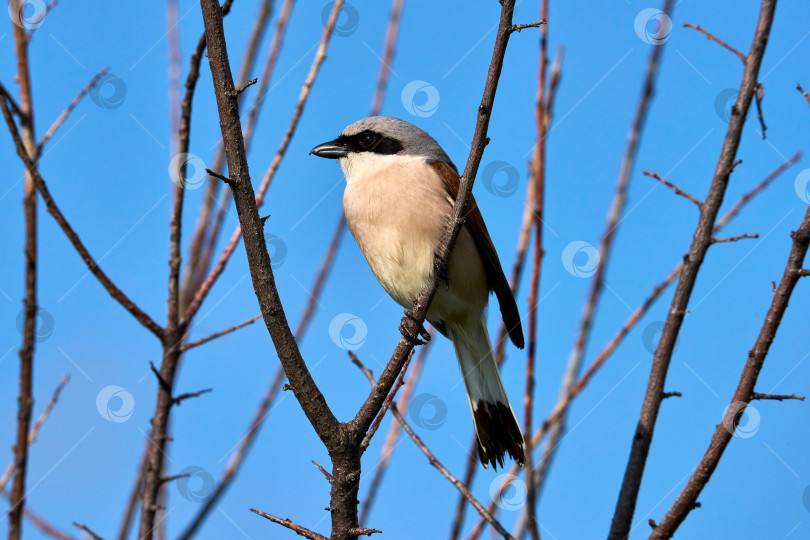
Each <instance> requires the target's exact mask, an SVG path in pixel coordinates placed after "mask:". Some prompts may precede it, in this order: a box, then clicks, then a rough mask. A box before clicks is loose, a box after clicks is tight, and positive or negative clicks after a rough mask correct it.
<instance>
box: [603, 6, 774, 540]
mask: <svg viewBox="0 0 810 540" xmlns="http://www.w3.org/2000/svg"><path fill="white" fill-rule="evenodd" d="M775 7H776V1H775V0H763V1H762V7H761V10H760V13H759V20H758V22H757V28H756V32H755V34H754V37H753V41H752V44H751V50H750V51H749V53H748V55H747V56H746V61H745V70H744V72H743V77H742V82H741V83H740V90H739V93H738V94H737V102H736V103H735V105H734V106H733V107H732V109H731V118H730V119H729V124H728V130H727V132H726V136H725V139H724V140H723V148H722V150H721V153H720V157H719V159H718V162H717V167H716V168H715V172H714V178H713V179H712V183H711V185H710V187H709V193H708V195H707V196H706V198H705V200H704V203H703V207H702V208H701V212H700V219H699V221H698V225H697V228H696V230H695V234H694V236H693V238H692V245H691V246H690V248H689V253H688V254H687V255H686V256H685V257H684V266H683V270H682V271H681V274H680V278H679V280H678V285H677V287H676V289H675V294H674V296H673V298H672V303H671V305H670V308H669V310H668V312H667V318H666V322H665V323H664V329H663V331H662V332H661V338H660V340H659V342H658V346H657V347H656V350H655V354H654V355H653V364H652V369H651V371H650V378H649V381H648V384H647V391H646V393H645V396H644V401H643V404H642V409H641V414H640V416H639V421H638V425H637V427H636V432H635V434H634V435H633V440H632V447H631V450H630V458H629V460H628V463H627V468H626V469H625V475H624V480H623V481H622V488H621V491H620V493H619V499H618V502H617V503H616V511H615V513H614V516H613V522H612V524H611V528H610V534H609V538H610V539H612V540H618V539H623V538H626V537H627V535H628V534H629V532H630V527H631V524H632V521H633V513H634V512H635V507H636V499H637V497H638V491H639V488H640V486H641V478H642V476H643V474H644V466H645V465H646V461H647V455H648V454H649V450H650V444H651V443H652V436H653V431H654V430H655V422H656V420H657V417H658V411H659V408H660V406H661V396H662V394H663V387H664V383H665V381H666V375H667V371H668V369H669V361H670V358H671V357H672V351H673V348H674V346H675V341H676V339H677V337H678V333H679V331H680V327H681V324H682V323H683V319H684V316H685V314H686V307H687V304H688V302H689V298H690V297H691V294H692V290H693V288H694V285H695V281H696V280H697V275H698V272H699V270H700V267H701V264H702V263H703V260H704V257H705V256H706V251H707V250H708V248H709V246H710V245H711V239H712V231H713V230H714V227H715V220H716V219H717V213H718V211H719V209H720V205H721V204H722V202H723V196H724V194H725V191H726V187H727V186H728V180H729V170H730V169H731V166H732V164H733V163H734V159H735V156H736V153H737V148H738V147H739V144H740V137H741V135H742V131H743V126H744V124H745V116H746V114H747V113H748V109H749V107H750V105H751V99H752V97H753V94H754V89H755V87H756V85H757V75H758V73H759V67H760V64H761V62H762V56H763V54H764V52H765V46H766V44H767V41H768V35H769V34H770V29H771V24H772V22H773V14H774V8H775ZM749 393H750V392H749ZM746 397H747V396H746ZM659 527H660V526H659Z"/></svg>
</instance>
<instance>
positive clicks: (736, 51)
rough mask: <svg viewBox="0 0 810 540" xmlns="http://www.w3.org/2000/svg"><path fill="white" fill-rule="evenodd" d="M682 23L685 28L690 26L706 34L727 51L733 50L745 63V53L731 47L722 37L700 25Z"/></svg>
mask: <svg viewBox="0 0 810 540" xmlns="http://www.w3.org/2000/svg"><path fill="white" fill-rule="evenodd" d="M683 25H684V27H686V28H691V29H692V30H697V31H698V32H700V33H701V34H703V35H704V36H706V37H707V38H708V39H710V40H712V41H714V42H715V43H717V44H718V45H722V46H723V47H725V48H726V49H728V50H729V51H731V52H733V53H734V54H735V55H736V56H737V58H739V59H740V60H742V61H743V63H745V60H746V58H745V55H744V54H743V53H741V52H740V51H738V50H737V49H735V48H734V47H732V46H731V45H729V44H728V43H726V42H725V41H723V40H722V39H720V38H717V37H715V36H714V35H712V34H710V33H709V32H707V31H706V30H704V29H703V28H701V27H700V26H697V25H694V24H691V23H683Z"/></svg>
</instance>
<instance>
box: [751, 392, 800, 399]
mask: <svg viewBox="0 0 810 540" xmlns="http://www.w3.org/2000/svg"><path fill="white" fill-rule="evenodd" d="M755 399H775V400H776V401H782V400H784V399H797V400H799V401H804V396H797V395H796V394H760V393H759V392H753V393H752V394H751V401H753V400H755Z"/></svg>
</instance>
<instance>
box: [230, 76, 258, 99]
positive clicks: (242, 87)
mask: <svg viewBox="0 0 810 540" xmlns="http://www.w3.org/2000/svg"><path fill="white" fill-rule="evenodd" d="M257 82H259V79H258V78H256V79H250V80H249V81H247V82H245V84H242V85H240V86H239V88H237V89H236V90H234V92H235V94H234V97H237V96H239V94H241V93H242V92H244V91H245V90H247V89H248V88H249V87H251V86H253V85H254V84H256V83H257Z"/></svg>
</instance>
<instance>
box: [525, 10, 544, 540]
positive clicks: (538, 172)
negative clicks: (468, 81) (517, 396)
mask: <svg viewBox="0 0 810 540" xmlns="http://www.w3.org/2000/svg"><path fill="white" fill-rule="evenodd" d="M540 5H541V7H540V20H544V21H545V20H548V0H542V2H541V4H540ZM547 69H548V25H543V26H542V27H541V28H540V66H539V69H538V77H537V104H536V106H535V122H536V124H537V144H536V145H535V146H534V155H533V156H532V171H533V173H534V174H533V175H532V176H533V179H532V181H533V182H534V183H535V188H534V254H533V258H532V265H533V270H532V278H531V285H530V290H529V341H528V347H527V354H526V392H525V395H524V398H523V402H524V421H523V430H524V432H525V433H531V432H532V408H533V405H534V365H535V353H536V351H537V318H538V313H537V296H538V293H539V291H540V273H541V271H542V260H543V254H544V251H543V203H544V198H545V182H546V131H547V129H548V125H547V124H546V104H545V101H546V71H547ZM524 441H525V445H526V467H525V470H524V474H525V475H526V479H527V482H526V487H527V491H526V508H527V510H528V513H529V519H528V520H527V521H528V524H529V534H530V536H531V538H532V540H540V533H539V531H538V530H537V520H536V519H535V513H536V511H537V490H536V489H535V486H534V482H532V481H531V479H532V473H533V471H534V454H533V450H534V449H533V447H532V441H531V437H528V438H526V437H524Z"/></svg>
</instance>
